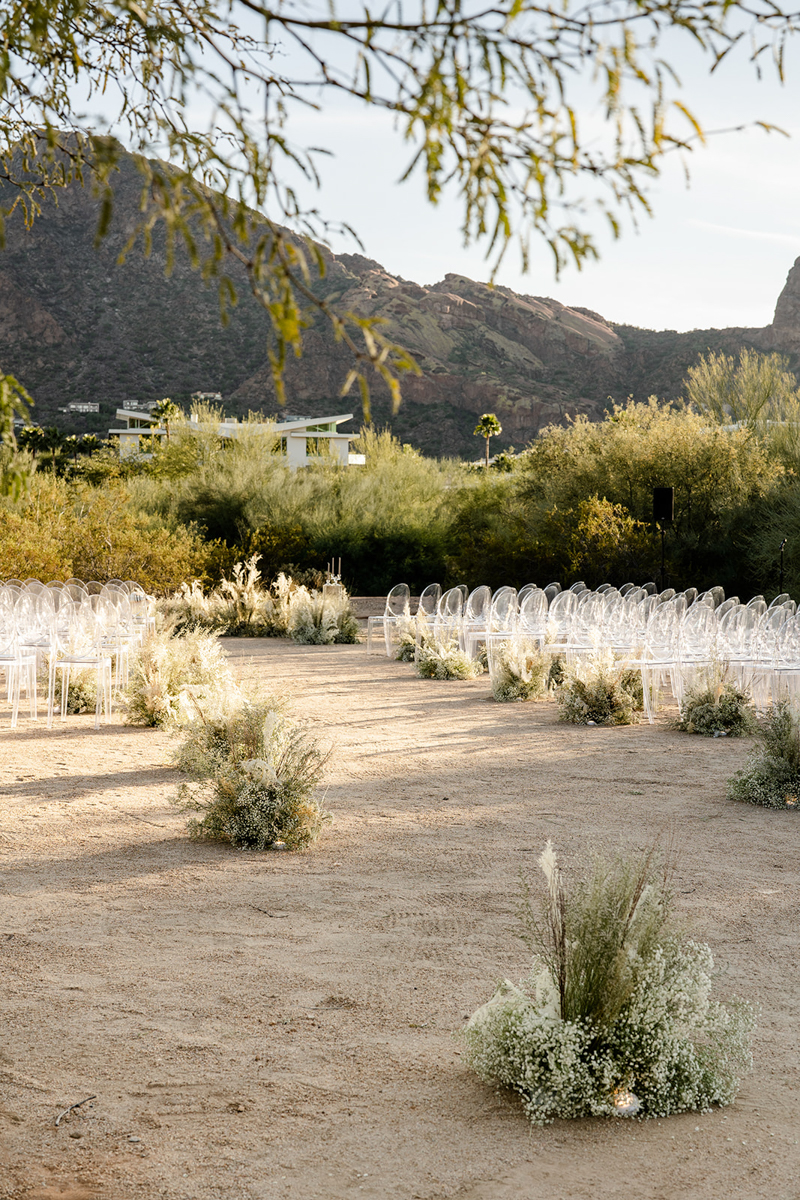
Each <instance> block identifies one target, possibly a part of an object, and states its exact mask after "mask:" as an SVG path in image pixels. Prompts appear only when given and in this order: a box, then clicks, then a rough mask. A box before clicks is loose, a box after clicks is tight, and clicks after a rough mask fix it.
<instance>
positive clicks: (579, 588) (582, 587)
mask: <svg viewBox="0 0 800 1200" xmlns="http://www.w3.org/2000/svg"><path fill="white" fill-rule="evenodd" d="M569 590H570V591H571V592H575V593H576V594H577V595H580V594H581V592H588V590H589V589H588V587H587V586H586V584H585V583H584V582H583V580H582V579H579V580H578V582H577V583H573V584H572V586H571V587H570V589H569Z"/></svg>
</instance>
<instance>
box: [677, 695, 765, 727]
mask: <svg viewBox="0 0 800 1200" xmlns="http://www.w3.org/2000/svg"><path fill="white" fill-rule="evenodd" d="M677 728H678V729H680V730H682V732H683V733H699V734H702V735H703V736H704V737H713V736H714V734H721V733H724V734H725V735H726V736H727V737H746V736H748V735H750V734H753V733H755V732H756V731H757V730H758V723H757V721H756V714H755V710H754V708H753V705H752V704H751V702H750V697H749V696H748V695H747V693H746V692H742V691H740V690H739V689H738V688H736V687H734V685H733V684H732V683H725V684H720V685H719V686H717V687H714V686H708V687H703V688H698V689H696V690H693V691H689V692H688V693H687V695H686V698H685V700H684V702H683V705H682V707H681V714H680V719H679V720H678V722H677Z"/></svg>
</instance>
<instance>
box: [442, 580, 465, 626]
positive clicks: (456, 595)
mask: <svg viewBox="0 0 800 1200" xmlns="http://www.w3.org/2000/svg"><path fill="white" fill-rule="evenodd" d="M463 611H464V593H463V592H462V590H461V588H460V587H454V588H450V590H449V591H447V592H445V593H444V595H443V596H442V598H441V599H440V601H439V603H438V604H437V606H436V616H437V617H441V618H442V619H443V620H445V621H460V620H461V614H462V612H463Z"/></svg>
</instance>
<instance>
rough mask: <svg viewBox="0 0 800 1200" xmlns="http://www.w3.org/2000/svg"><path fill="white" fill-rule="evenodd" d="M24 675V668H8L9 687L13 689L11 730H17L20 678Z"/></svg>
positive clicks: (19, 666)
mask: <svg viewBox="0 0 800 1200" xmlns="http://www.w3.org/2000/svg"><path fill="white" fill-rule="evenodd" d="M21 675H22V666H21V665H18V666H16V667H9V668H8V678H9V687H10V689H11V728H12V729H16V728H17V718H18V716H19V688H20V676H21Z"/></svg>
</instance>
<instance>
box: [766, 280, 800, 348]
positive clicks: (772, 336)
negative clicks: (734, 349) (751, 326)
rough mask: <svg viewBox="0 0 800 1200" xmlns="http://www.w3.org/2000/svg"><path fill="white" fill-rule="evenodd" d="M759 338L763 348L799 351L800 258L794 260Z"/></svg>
mask: <svg viewBox="0 0 800 1200" xmlns="http://www.w3.org/2000/svg"><path fill="white" fill-rule="evenodd" d="M759 340H760V342H761V343H762V345H763V346H764V347H765V348H771V349H776V350H782V351H784V352H787V353H791V354H796V353H798V352H800V258H796V259H795V260H794V266H793V267H792V269H791V270H790V271H789V274H788V275H787V277H786V283H785V284H784V285H783V291H782V292H781V294H780V296H779V297H778V303H777V304H776V305H775V315H774V317H773V318H772V324H771V325H768V326H767V328H766V329H765V330H763V332H762V334H761V337H760V339H759Z"/></svg>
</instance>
